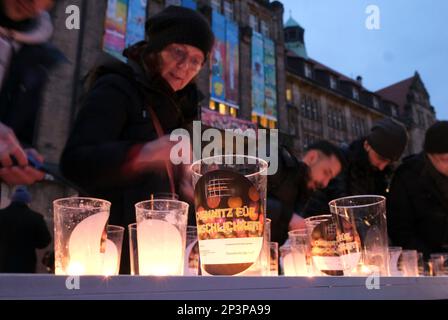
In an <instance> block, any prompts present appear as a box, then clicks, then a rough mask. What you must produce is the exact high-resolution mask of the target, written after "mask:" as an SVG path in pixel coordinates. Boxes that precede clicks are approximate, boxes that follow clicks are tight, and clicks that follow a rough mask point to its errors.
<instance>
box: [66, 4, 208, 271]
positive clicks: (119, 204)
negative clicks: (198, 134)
mask: <svg viewBox="0 0 448 320" xmlns="http://www.w3.org/2000/svg"><path fill="white" fill-rule="evenodd" d="M213 42H214V36H213V33H212V31H211V28H210V25H209V23H208V22H207V20H206V19H205V18H204V17H203V16H202V15H201V14H200V13H198V12H196V11H193V10H191V9H187V8H183V7H175V6H170V7H168V8H166V9H165V10H163V11H162V12H160V13H158V14H156V15H154V16H153V17H151V18H150V19H149V20H148V21H147V23H146V39H145V41H142V42H139V43H137V44H135V45H133V46H132V47H130V48H128V49H127V50H125V52H124V55H125V56H126V57H127V58H128V63H127V64H124V63H121V62H119V61H113V62H112V63H108V64H105V65H102V66H100V67H97V68H95V69H94V71H93V72H92V73H91V77H90V80H91V81H90V83H91V84H90V86H91V88H90V89H89V91H88V93H87V95H86V96H85V98H84V103H83V107H82V109H81V111H80V113H79V115H78V118H77V120H76V122H75V126H74V128H73V131H72V133H71V135H70V137H69V140H68V142H67V145H66V147H65V150H64V152H63V155H62V158H61V169H62V172H63V173H64V174H65V175H66V177H67V178H69V179H71V180H73V181H74V182H76V183H77V184H79V186H80V187H82V188H83V189H85V190H86V192H87V193H88V194H87V195H88V196H92V197H98V198H103V199H106V200H109V201H111V202H112V207H111V214H110V220H109V222H110V223H111V224H116V225H121V226H125V227H126V226H127V225H129V224H130V223H133V222H135V208H134V205H135V203H137V202H139V201H143V200H148V199H149V198H150V196H151V194H155V193H160V192H174V193H178V194H180V196H181V199H183V200H187V199H186V196H184V197H183V194H182V193H183V192H182V191H183V190H187V189H188V188H183V184H185V183H188V184H189V183H191V182H190V179H184V178H182V168H180V167H179V166H174V165H172V164H171V162H169V159H170V151H171V148H172V146H173V145H174V142H171V141H170V140H169V136H168V135H169V134H170V133H171V132H172V131H173V130H175V129H177V128H182V127H189V126H190V125H191V123H192V121H193V120H195V119H198V112H199V110H200V107H199V97H200V94H199V92H198V90H197V87H196V85H195V83H194V79H195V77H196V76H197V75H198V73H199V71H200V70H201V68H202V67H203V66H204V64H205V62H206V60H207V57H208V56H209V53H210V51H211V50H212V46H213ZM190 191H191V190H190ZM190 195H191V194H190ZM124 243H127V242H126V239H125V242H124ZM127 247H128V246H126V245H123V256H122V266H121V273H128V272H129V260H128V259H129V256H128V251H127V250H128V248H127Z"/></svg>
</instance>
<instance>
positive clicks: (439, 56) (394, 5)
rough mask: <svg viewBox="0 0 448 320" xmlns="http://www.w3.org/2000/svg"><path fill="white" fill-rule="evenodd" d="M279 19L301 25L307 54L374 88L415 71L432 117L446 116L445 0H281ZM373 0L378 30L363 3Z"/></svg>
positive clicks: (447, 3) (447, 9)
mask: <svg viewBox="0 0 448 320" xmlns="http://www.w3.org/2000/svg"><path fill="white" fill-rule="evenodd" d="M281 2H282V3H283V4H284V7H285V14H284V21H285V22H286V21H287V20H288V18H289V16H290V12H291V13H292V17H293V18H294V19H295V20H296V21H297V22H298V23H299V24H300V25H301V26H302V27H303V28H304V29H305V44H306V47H307V50H308V55H309V56H310V57H311V58H313V59H315V60H317V61H319V62H321V63H323V64H325V65H327V66H329V67H331V68H332V69H335V70H337V71H339V72H341V73H343V74H345V75H347V76H349V77H352V78H356V76H357V75H361V76H362V77H363V81H364V86H365V87H366V88H367V89H368V90H370V91H377V90H379V89H382V88H384V87H386V86H389V85H391V84H393V83H396V82H399V81H401V80H404V79H407V78H409V77H411V76H412V75H413V74H414V72H415V71H416V70H417V71H418V72H419V73H420V76H421V78H422V80H423V83H424V84H425V86H426V89H427V90H428V92H429V95H430V99H431V104H432V105H433V106H434V107H435V108H436V112H437V118H438V119H443V120H448V19H447V15H448V1H446V0H370V1H366V0H281ZM369 5H376V6H377V7H378V8H379V12H380V29H379V30H369V29H367V28H366V20H367V18H368V17H369V15H368V14H367V13H366V8H367V7H368V6H369Z"/></svg>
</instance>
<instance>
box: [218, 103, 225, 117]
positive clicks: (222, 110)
mask: <svg viewBox="0 0 448 320" xmlns="http://www.w3.org/2000/svg"><path fill="white" fill-rule="evenodd" d="M219 113H220V114H222V115H226V114H227V106H226V105H225V104H224V103H220V104H219Z"/></svg>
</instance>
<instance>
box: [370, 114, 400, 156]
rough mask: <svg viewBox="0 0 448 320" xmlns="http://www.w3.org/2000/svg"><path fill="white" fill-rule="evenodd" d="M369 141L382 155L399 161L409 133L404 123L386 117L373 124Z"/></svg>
mask: <svg viewBox="0 0 448 320" xmlns="http://www.w3.org/2000/svg"><path fill="white" fill-rule="evenodd" d="M367 142H368V143H369V145H370V146H371V147H372V148H373V150H375V152H376V153H378V154H379V155H380V156H382V157H384V158H386V159H389V160H391V161H397V160H398V159H400V157H401V155H402V154H403V152H404V149H405V148H406V144H407V143H408V134H407V131H406V128H405V127H404V126H403V125H402V124H399V123H397V122H394V121H393V120H391V119H389V118H385V119H382V120H380V121H378V122H376V123H375V124H374V125H373V127H372V129H371V131H370V134H369V135H368V136H367Z"/></svg>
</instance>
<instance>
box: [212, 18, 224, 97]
mask: <svg viewBox="0 0 448 320" xmlns="http://www.w3.org/2000/svg"><path fill="white" fill-rule="evenodd" d="M212 30H213V33H214V34H215V46H214V47H213V52H212V55H211V59H210V63H211V70H212V77H211V79H212V80H211V90H210V91H211V96H212V98H215V99H218V100H221V101H225V98H226V96H225V94H226V90H225V70H226V18H225V17H224V16H223V15H221V14H219V13H217V12H216V11H213V14H212Z"/></svg>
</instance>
